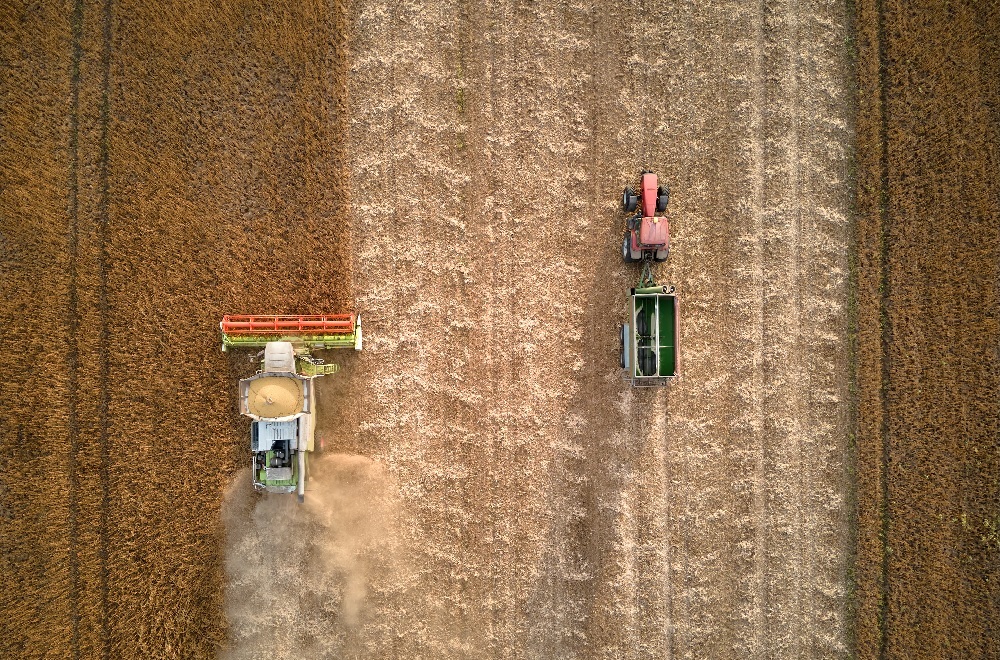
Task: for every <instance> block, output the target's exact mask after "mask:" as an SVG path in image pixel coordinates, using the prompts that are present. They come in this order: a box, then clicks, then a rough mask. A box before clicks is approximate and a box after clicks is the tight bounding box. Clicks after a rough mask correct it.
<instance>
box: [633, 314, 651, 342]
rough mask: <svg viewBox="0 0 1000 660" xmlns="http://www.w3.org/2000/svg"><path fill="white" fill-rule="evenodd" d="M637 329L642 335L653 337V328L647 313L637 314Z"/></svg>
mask: <svg viewBox="0 0 1000 660" xmlns="http://www.w3.org/2000/svg"><path fill="white" fill-rule="evenodd" d="M635 331H636V333H637V334H638V335H639V336H640V337H652V336H653V330H652V328H650V318H649V317H648V316H646V315H645V314H636V315H635Z"/></svg>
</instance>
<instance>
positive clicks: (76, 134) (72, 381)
mask: <svg viewBox="0 0 1000 660" xmlns="http://www.w3.org/2000/svg"><path fill="white" fill-rule="evenodd" d="M70 24H71V29H72V34H73V40H72V50H71V55H70V96H71V99H72V101H71V104H72V107H71V109H70V116H69V157H70V161H69V301H68V310H67V316H68V322H69V342H68V346H67V351H66V368H67V371H68V372H69V410H68V414H67V422H68V427H69V428H68V430H69V463H68V472H69V574H70V593H69V600H70V619H71V630H72V633H71V644H72V648H73V657H74V658H77V659H78V658H79V657H80V560H79V557H78V556H77V549H78V548H79V538H78V537H79V532H80V529H79V514H80V503H79V500H78V490H79V476H78V475H77V470H78V468H79V457H78V452H79V450H80V428H79V420H78V414H79V412H78V408H79V404H80V395H79V389H80V388H79V376H78V370H79V365H80V360H79V351H78V347H77V335H78V329H79V326H80V309H79V294H78V290H77V258H78V256H79V255H78V252H79V238H78V233H79V228H80V221H79V218H80V196H79V192H80V60H81V58H82V57H83V46H82V43H81V42H82V40H83V0H76V3H75V5H74V7H73V13H72V14H71V15H70Z"/></svg>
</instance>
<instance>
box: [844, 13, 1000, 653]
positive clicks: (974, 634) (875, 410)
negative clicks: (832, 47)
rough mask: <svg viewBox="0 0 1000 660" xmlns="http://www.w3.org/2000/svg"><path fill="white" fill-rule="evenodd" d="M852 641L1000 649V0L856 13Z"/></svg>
mask: <svg viewBox="0 0 1000 660" xmlns="http://www.w3.org/2000/svg"><path fill="white" fill-rule="evenodd" d="M857 25H858V39H859V41H858V44H859V55H860V57H859V60H858V74H859V82H860V87H861V89H860V104H859V114H858V127H857V133H858V136H857V137H858V149H857V154H858V165H859V168H858V178H859V180H858V233H857V240H858V266H859V268H858V288H857V307H858V328H859V332H858V357H857V364H858V371H857V374H858V376H857V380H858V387H859V393H860V397H859V416H858V419H859V424H858V436H857V448H858V451H857V456H858V522H859V531H858V534H859V543H858V553H857V615H856V618H857V645H858V656H859V657H866V658H875V657H878V658H995V657H997V656H998V654H1000V534H998V530H1000V355H998V351H1000V320H998V317H997V309H998V304H1000V170H998V163H1000V160H998V148H1000V134H998V132H1000V105H998V102H1000V49H998V35H1000V7H998V6H997V4H996V3H957V4H952V5H945V4H939V3H933V2H928V3H901V2H862V3H859V5H858V15H857Z"/></svg>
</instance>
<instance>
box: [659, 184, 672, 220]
mask: <svg viewBox="0 0 1000 660" xmlns="http://www.w3.org/2000/svg"><path fill="white" fill-rule="evenodd" d="M669 203H670V188H667V187H666V186H660V187H659V188H657V189H656V211H657V212H658V213H662V212H664V211H666V210H667V204H669Z"/></svg>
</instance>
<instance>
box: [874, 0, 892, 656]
mask: <svg viewBox="0 0 1000 660" xmlns="http://www.w3.org/2000/svg"><path fill="white" fill-rule="evenodd" d="M875 10H876V21H877V34H878V37H877V38H878V84H879V85H878V86H879V119H880V127H879V149H880V153H879V170H880V173H879V176H880V180H879V277H880V280H879V334H880V339H881V365H880V366H881V382H880V388H879V398H880V403H881V407H882V418H881V429H880V431H881V432H880V435H881V441H882V448H881V449H882V460H881V463H882V464H881V466H880V471H879V488H880V491H881V499H880V502H879V517H880V523H881V525H880V529H879V539H880V541H881V543H882V557H881V567H880V575H879V605H878V624H879V644H878V649H879V651H878V655H879V658H882V659H884V658H885V657H886V656H887V653H888V645H889V551H890V549H889V516H890V515H891V511H890V507H889V461H890V443H889V432H890V429H889V388H890V383H891V381H890V378H891V373H890V365H889V352H890V347H891V342H892V326H891V325H890V319H889V304H890V297H889V287H890V284H891V280H890V277H889V238H890V236H889V232H890V218H889V114H888V109H887V108H886V101H887V99H888V96H889V95H888V91H887V88H888V86H889V77H888V66H889V64H888V62H889V56H888V48H887V45H886V35H885V3H884V0H876V1H875Z"/></svg>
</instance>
